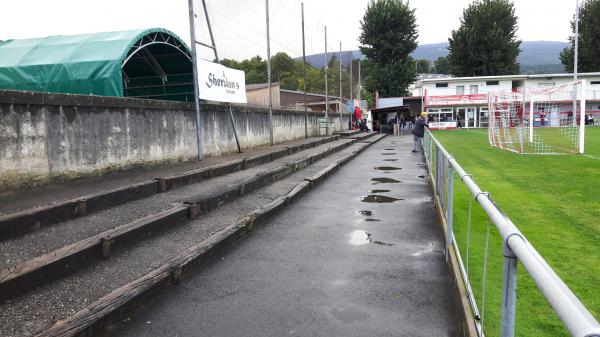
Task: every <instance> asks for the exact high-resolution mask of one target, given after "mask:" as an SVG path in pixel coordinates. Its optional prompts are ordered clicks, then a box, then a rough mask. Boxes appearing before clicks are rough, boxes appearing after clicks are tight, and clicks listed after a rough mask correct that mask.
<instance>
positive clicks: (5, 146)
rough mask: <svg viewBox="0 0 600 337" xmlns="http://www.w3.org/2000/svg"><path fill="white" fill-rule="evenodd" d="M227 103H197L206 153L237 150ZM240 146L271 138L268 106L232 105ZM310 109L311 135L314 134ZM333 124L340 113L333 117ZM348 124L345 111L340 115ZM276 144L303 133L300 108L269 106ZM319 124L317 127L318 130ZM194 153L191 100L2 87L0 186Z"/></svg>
mask: <svg viewBox="0 0 600 337" xmlns="http://www.w3.org/2000/svg"><path fill="white" fill-rule="evenodd" d="M228 109H229V107H228V106H226V105H220V104H203V105H202V107H201V111H202V138H203V152H204V154H205V155H206V156H212V155H220V154H224V153H228V152H233V151H236V150H237V147H236V144H235V139H234V135H233V130H232V128H231V121H230V118H229V113H228ZM232 109H233V113H234V119H235V125H236V128H237V131H238V136H239V137H240V143H241V145H242V147H244V148H250V147H257V146H262V145H268V144H269V116H268V110H266V109H264V108H258V107H250V106H246V105H232ZM322 115H323V114H321V113H309V120H308V126H309V128H308V130H309V135H310V136H316V135H318V134H319V131H320V130H319V129H318V124H317V118H318V117H321V116H322ZM332 119H333V120H334V122H336V129H339V125H340V123H339V115H336V116H332ZM343 119H344V126H346V125H348V115H345V116H344V117H343ZM273 125H274V141H275V142H276V143H278V142H283V141H288V140H293V139H298V138H303V137H304V112H303V111H295V110H273ZM322 132H323V130H321V133H322ZM196 155H197V149H196V131H195V112H194V107H193V105H192V104H189V103H182V102H168V101H152V100H140V99H128V98H113V97H98V96H80V95H64V94H44V93H31V92H16V91H0V188H6V187H19V186H32V185H38V184H42V183H45V182H47V181H49V180H52V179H54V178H66V179H70V178H74V177H78V176H85V175H97V174H101V173H103V172H106V171H111V170H117V169H124V168H129V167H133V166H140V165H154V164H160V163H164V162H170V161H182V160H193V159H194V158H195V157H196Z"/></svg>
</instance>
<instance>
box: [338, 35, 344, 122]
mask: <svg viewBox="0 0 600 337" xmlns="http://www.w3.org/2000/svg"><path fill="white" fill-rule="evenodd" d="M339 62H340V102H339V103H338V112H339V113H340V131H342V130H344V122H343V121H342V41H340V57H339Z"/></svg>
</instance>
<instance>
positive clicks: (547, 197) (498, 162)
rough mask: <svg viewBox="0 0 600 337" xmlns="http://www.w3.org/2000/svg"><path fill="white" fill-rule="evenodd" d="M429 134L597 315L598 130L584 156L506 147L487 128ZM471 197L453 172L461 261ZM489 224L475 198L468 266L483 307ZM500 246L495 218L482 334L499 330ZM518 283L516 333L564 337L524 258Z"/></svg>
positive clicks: (592, 133)
mask: <svg viewBox="0 0 600 337" xmlns="http://www.w3.org/2000/svg"><path fill="white" fill-rule="evenodd" d="M434 135H435V137H437V138H438V139H439V140H440V142H441V143H442V144H443V146H444V147H445V148H446V149H447V150H448V151H449V152H450V153H451V154H452V155H454V157H455V158H456V159H457V160H458V162H459V163H460V164H461V166H462V167H463V168H464V169H465V170H466V171H467V173H469V174H471V175H472V176H473V179H474V180H475V181H476V183H477V184H478V185H479V187H480V188H481V189H482V190H484V191H488V192H490V194H491V197H492V199H493V200H494V201H495V202H496V203H497V205H498V206H499V207H500V209H501V210H502V211H504V212H505V213H506V214H507V215H508V217H509V218H510V219H511V220H512V221H513V222H514V223H515V224H516V225H517V227H518V228H519V229H520V230H521V231H522V232H523V234H524V235H525V236H526V237H527V239H528V240H529V241H530V242H531V243H532V244H533V246H534V247H535V248H536V249H537V250H538V252H540V254H541V255H542V256H543V257H544V258H545V259H546V261H547V262H548V263H549V264H550V266H551V267H552V268H553V269H554V271H555V272H556V273H557V274H558V275H559V276H560V277H561V278H562V279H563V281H564V282H565V283H566V284H567V285H568V286H569V287H570V288H571V290H572V291H573V292H574V293H575V295H577V297H578V298H579V299H580V300H581V301H582V302H583V303H584V305H585V306H586V307H587V308H588V310H590V311H591V313H592V315H594V317H596V319H600V220H599V219H600V128H598V127H595V128H594V127H588V128H586V143H585V145H586V146H585V148H586V151H585V152H586V153H585V154H584V155H578V154H566V155H523V154H516V153H512V152H508V151H503V150H500V149H497V148H493V147H491V146H490V145H489V144H488V136H487V130H485V129H472V130H464V129H463V130H458V131H436V132H434ZM469 198H470V195H469V192H468V191H467V189H466V187H465V186H464V185H463V184H462V183H461V182H460V179H458V178H455V199H454V200H455V202H454V206H455V209H454V230H455V235H456V241H457V242H458V245H459V248H460V251H461V255H462V257H463V260H465V259H466V250H467V223H468V209H469ZM486 229H487V217H486V216H485V214H484V212H483V211H482V210H481V208H480V207H479V205H478V204H477V203H476V202H473V213H472V224H471V237H470V245H469V263H468V265H469V275H470V278H471V282H472V288H473V292H474V295H475V298H476V300H477V304H478V306H479V307H480V311H481V309H482V303H481V302H482V301H481V300H482V285H483V282H482V274H483V260H484V247H485V234H486ZM501 244H502V242H501V239H500V237H499V235H498V232H497V231H496V229H495V227H494V225H493V224H492V226H491V235H490V240H489V253H488V270H487V278H486V286H485V289H486V293H485V307H484V330H485V333H486V336H499V334H500V328H499V322H500V314H501V297H502V296H501V292H502V290H501V289H502V288H501V285H502V264H503V257H502V249H501V247H502V246H501ZM464 262H465V263H466V261H464ZM517 282H518V287H517V323H516V335H517V336H523V337H525V336H526V337H535V336H569V334H568V332H567V331H566V329H565V328H564V327H563V325H562V323H561V322H560V320H559V319H558V317H557V316H556V315H555V314H554V312H553V310H552V308H551V307H550V305H549V304H548V303H547V302H546V300H545V299H544V297H543V296H542V295H541V293H540V292H539V290H538V289H537V287H536V285H535V284H534V283H533V281H532V280H531V278H530V277H529V276H528V274H527V272H526V271H525V269H524V267H523V265H521V264H519V266H518V281H517Z"/></svg>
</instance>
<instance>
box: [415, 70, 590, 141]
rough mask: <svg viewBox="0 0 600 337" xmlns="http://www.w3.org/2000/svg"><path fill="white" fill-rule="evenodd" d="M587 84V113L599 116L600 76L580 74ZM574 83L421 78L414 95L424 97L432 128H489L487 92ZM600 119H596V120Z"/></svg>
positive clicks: (557, 78)
mask: <svg viewBox="0 0 600 337" xmlns="http://www.w3.org/2000/svg"><path fill="white" fill-rule="evenodd" d="M579 79H584V80H586V81H587V89H586V100H587V101H586V112H587V113H588V114H592V115H596V116H598V117H600V73H582V74H579ZM570 82H573V75H572V74H540V75H507V76H479V77H455V78H452V77H446V78H433V79H423V80H421V81H419V82H418V83H417V86H416V88H415V90H414V92H413V95H414V96H419V97H421V96H422V97H423V101H424V110H425V111H427V112H428V114H429V116H430V117H429V118H430V119H431V122H430V123H431V127H432V128H440V129H444V128H455V127H457V126H458V125H460V126H461V127H464V128H485V127H487V126H488V120H489V111H488V93H490V92H511V91H517V90H521V89H523V88H541V87H553V86H559V85H562V84H567V83H570ZM595 119H599V118H595Z"/></svg>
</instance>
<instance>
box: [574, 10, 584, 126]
mask: <svg viewBox="0 0 600 337" xmlns="http://www.w3.org/2000/svg"><path fill="white" fill-rule="evenodd" d="M574 54H575V55H574V57H573V81H575V82H577V70H578V69H577V65H578V63H579V62H578V61H579V60H578V59H579V0H575V53H574ZM582 95H585V92H582ZM573 126H577V84H575V85H574V86H573Z"/></svg>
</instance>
